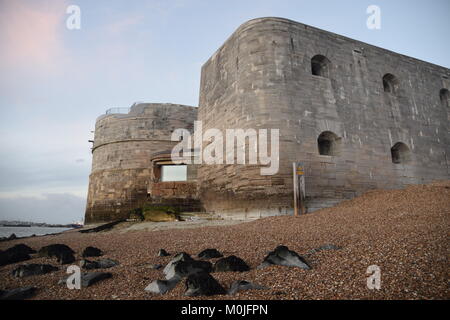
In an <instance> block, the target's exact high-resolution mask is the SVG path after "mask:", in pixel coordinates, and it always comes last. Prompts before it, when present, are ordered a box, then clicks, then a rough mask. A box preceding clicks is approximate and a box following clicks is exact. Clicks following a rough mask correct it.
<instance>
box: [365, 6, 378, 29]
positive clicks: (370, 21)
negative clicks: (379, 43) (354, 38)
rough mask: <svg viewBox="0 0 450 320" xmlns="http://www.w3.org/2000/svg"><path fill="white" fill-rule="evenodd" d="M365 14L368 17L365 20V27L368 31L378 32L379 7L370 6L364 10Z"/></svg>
mask: <svg viewBox="0 0 450 320" xmlns="http://www.w3.org/2000/svg"><path fill="white" fill-rule="evenodd" d="M366 13H367V14H370V16H369V17H368V18H367V21H366V25H367V28H368V29H369V30H380V29H381V9H380V7H379V6H376V5H370V6H368V7H367V10H366Z"/></svg>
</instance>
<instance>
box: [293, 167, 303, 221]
mask: <svg viewBox="0 0 450 320" xmlns="http://www.w3.org/2000/svg"><path fill="white" fill-rule="evenodd" d="M292 168H293V174H294V215H295V216H298V215H299V213H300V214H305V213H306V206H305V196H306V193H305V170H304V167H303V164H302V163H300V162H294V163H293V164H292Z"/></svg>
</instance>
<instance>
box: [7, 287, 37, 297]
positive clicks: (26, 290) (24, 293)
mask: <svg viewBox="0 0 450 320" xmlns="http://www.w3.org/2000/svg"><path fill="white" fill-rule="evenodd" d="M36 290H37V289H36V288H35V287H23V288H17V289H12V290H5V291H2V290H0V300H24V299H28V298H31V297H33V296H34V295H35V293H36Z"/></svg>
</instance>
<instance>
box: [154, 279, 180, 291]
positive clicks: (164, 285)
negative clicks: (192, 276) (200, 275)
mask: <svg viewBox="0 0 450 320" xmlns="http://www.w3.org/2000/svg"><path fill="white" fill-rule="evenodd" d="M178 282H180V279H170V280H155V281H153V282H152V283H150V284H149V285H148V286H147V287H146V288H145V291H147V292H150V293H155V294H165V293H167V292H169V291H170V290H172V289H173V288H175V287H176V286H177V284H178Z"/></svg>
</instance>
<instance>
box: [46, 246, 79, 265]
mask: <svg viewBox="0 0 450 320" xmlns="http://www.w3.org/2000/svg"><path fill="white" fill-rule="evenodd" d="M74 253H75V251H73V250H72V249H71V248H70V247H68V246H66V245H65V244H51V245H49V246H45V247H42V248H41V249H40V250H39V252H38V254H39V256H40V257H49V258H53V257H56V258H57V261H58V262H59V263H61V264H69V263H72V262H74V261H75V257H74V255H73V254H74Z"/></svg>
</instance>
